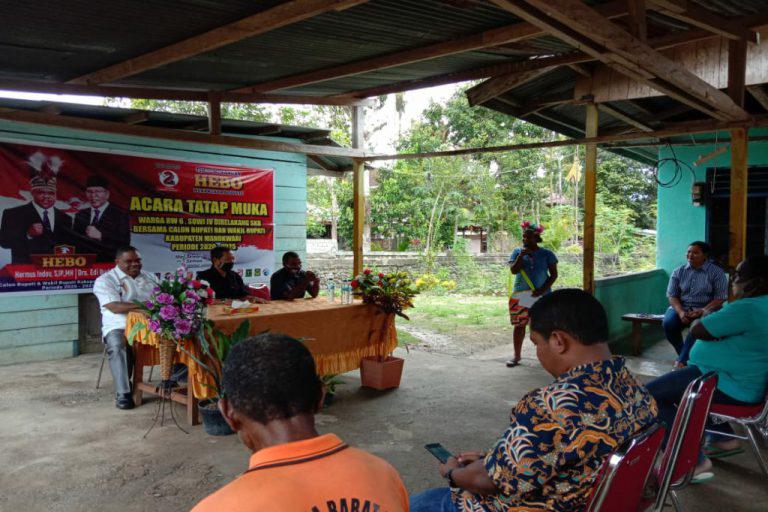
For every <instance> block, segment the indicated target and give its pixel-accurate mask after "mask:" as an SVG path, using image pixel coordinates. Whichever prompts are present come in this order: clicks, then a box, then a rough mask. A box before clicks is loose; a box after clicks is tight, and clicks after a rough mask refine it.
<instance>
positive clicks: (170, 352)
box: [158, 336, 176, 388]
mask: <svg viewBox="0 0 768 512" xmlns="http://www.w3.org/2000/svg"><path fill="white" fill-rule="evenodd" d="M158 350H159V352H160V379H161V386H162V387H163V388H169V387H170V385H171V373H172V372H173V359H174V357H175V356H176V342H175V341H174V340H172V339H169V338H166V337H165V336H163V337H162V338H160V346H159V347H158Z"/></svg>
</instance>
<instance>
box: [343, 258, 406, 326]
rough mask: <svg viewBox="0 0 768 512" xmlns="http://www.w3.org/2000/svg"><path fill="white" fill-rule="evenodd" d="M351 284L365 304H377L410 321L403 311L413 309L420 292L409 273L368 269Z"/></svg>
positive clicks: (386, 311) (387, 311)
mask: <svg viewBox="0 0 768 512" xmlns="http://www.w3.org/2000/svg"><path fill="white" fill-rule="evenodd" d="M350 284H351V285H352V289H353V290H354V291H355V293H358V294H360V295H362V297H363V302H366V303H369V304H376V305H377V306H379V307H380V308H381V309H382V310H383V311H384V312H385V313H394V314H396V315H398V316H401V317H403V318H405V319H406V320H409V318H408V316H407V315H405V313H403V311H404V310H406V309H408V308H411V307H413V298H414V297H415V296H416V295H417V294H418V291H417V290H416V288H415V286H414V285H413V281H412V280H411V277H410V275H408V273H407V272H402V271H401V272H391V273H389V274H385V273H383V272H375V271H373V270H371V269H370V268H366V269H365V270H363V273H362V274H360V275H358V276H357V277H355V279H354V280H353V281H352V282H351V283H350Z"/></svg>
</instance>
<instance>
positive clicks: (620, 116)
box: [597, 103, 653, 132]
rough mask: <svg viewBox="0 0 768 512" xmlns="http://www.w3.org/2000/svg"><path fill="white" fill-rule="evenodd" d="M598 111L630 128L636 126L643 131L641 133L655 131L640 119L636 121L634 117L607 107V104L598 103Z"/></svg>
mask: <svg viewBox="0 0 768 512" xmlns="http://www.w3.org/2000/svg"><path fill="white" fill-rule="evenodd" d="M597 109H598V110H600V111H602V112H605V113H606V114H608V115H609V116H611V117H613V118H615V119H618V120H619V121H621V122H623V123H625V124H628V125H630V126H634V127H635V128H637V129H638V130H641V131H644V132H652V131H653V128H652V127H651V126H650V125H648V124H646V123H644V122H642V121H640V120H639V119H635V118H634V117H632V116H630V115H629V114H625V113H624V112H622V111H621V110H619V109H616V108H613V107H612V106H610V105H607V104H605V103H598V104H597Z"/></svg>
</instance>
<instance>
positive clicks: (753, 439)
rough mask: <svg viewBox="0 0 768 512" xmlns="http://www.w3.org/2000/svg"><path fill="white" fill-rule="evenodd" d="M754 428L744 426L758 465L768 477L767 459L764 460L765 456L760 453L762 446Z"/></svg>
mask: <svg viewBox="0 0 768 512" xmlns="http://www.w3.org/2000/svg"><path fill="white" fill-rule="evenodd" d="M753 427H754V426H753V425H744V429H745V430H746V431H747V436H749V445H750V446H751V447H752V453H754V454H755V458H756V459H757V464H758V465H759V466H760V469H762V470H763V474H764V475H765V476H768V464H766V462H765V458H763V454H762V453H761V452H760V445H759V444H758V443H757V436H755V431H754V430H753Z"/></svg>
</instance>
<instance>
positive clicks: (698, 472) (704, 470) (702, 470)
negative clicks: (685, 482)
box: [691, 457, 715, 484]
mask: <svg viewBox="0 0 768 512" xmlns="http://www.w3.org/2000/svg"><path fill="white" fill-rule="evenodd" d="M714 477H715V474H714V473H713V472H712V461H711V460H709V459H708V458H706V457H704V460H702V461H701V462H699V464H698V465H697V466H696V469H694V470H693V478H691V483H692V484H701V483H704V482H706V481H708V480H712V479H713V478H714Z"/></svg>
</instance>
